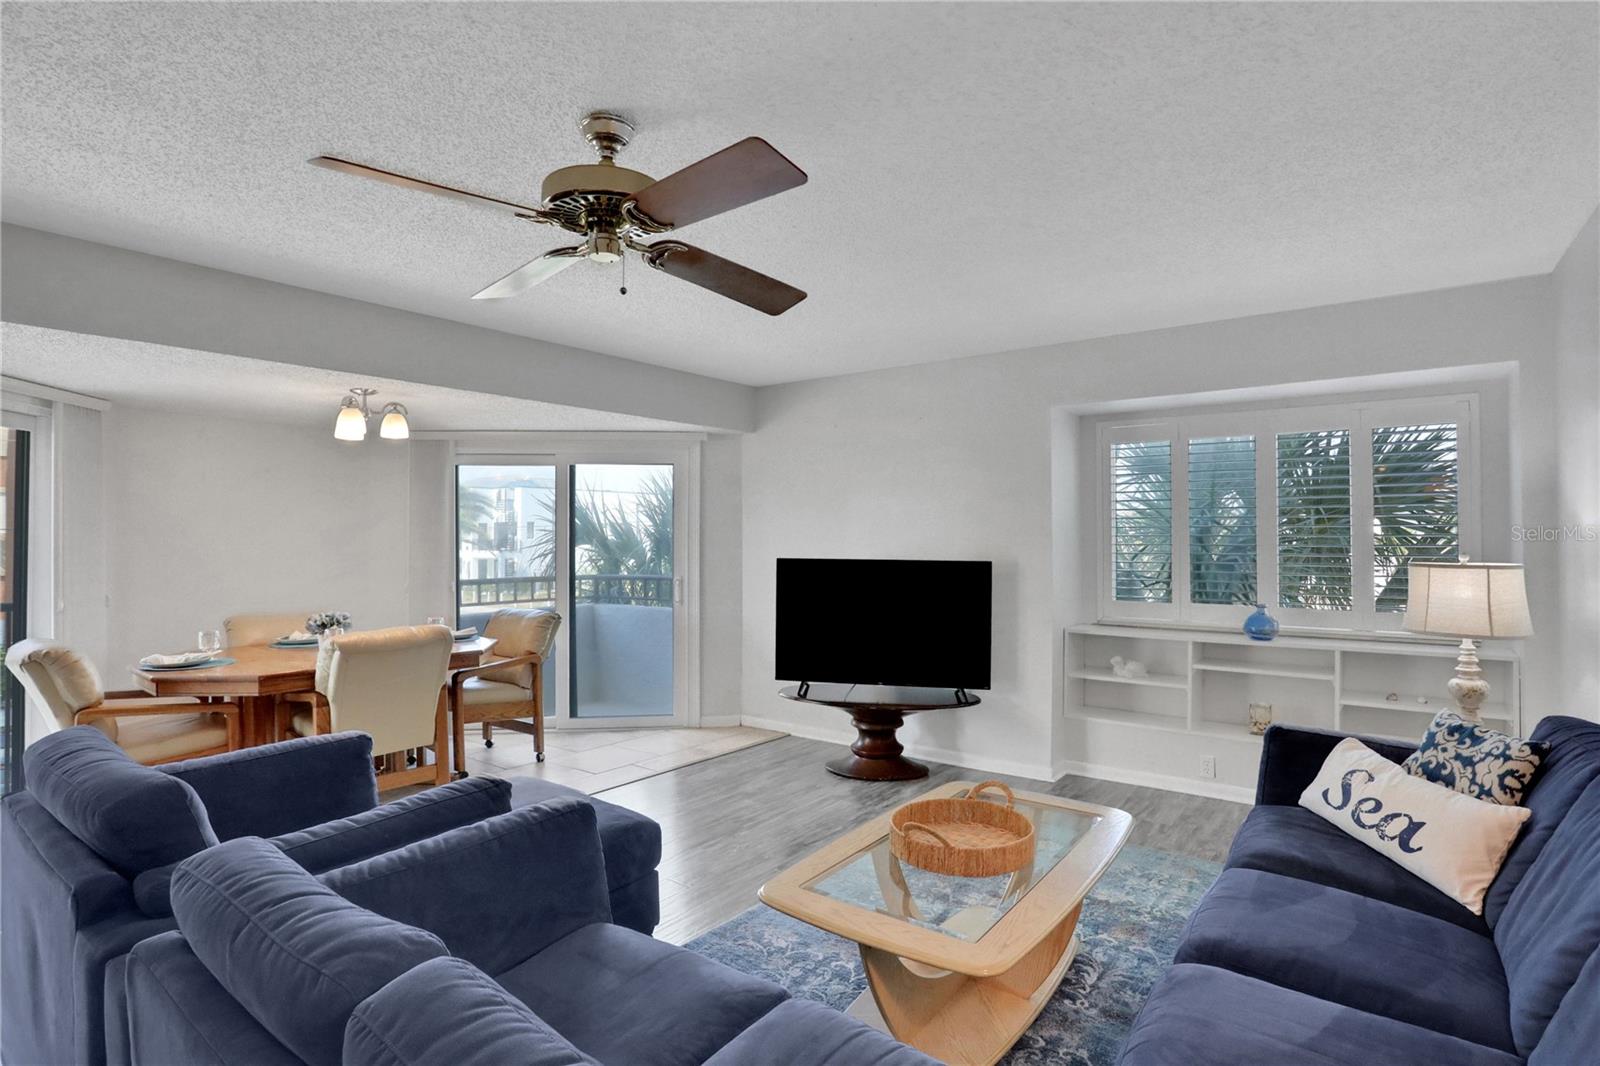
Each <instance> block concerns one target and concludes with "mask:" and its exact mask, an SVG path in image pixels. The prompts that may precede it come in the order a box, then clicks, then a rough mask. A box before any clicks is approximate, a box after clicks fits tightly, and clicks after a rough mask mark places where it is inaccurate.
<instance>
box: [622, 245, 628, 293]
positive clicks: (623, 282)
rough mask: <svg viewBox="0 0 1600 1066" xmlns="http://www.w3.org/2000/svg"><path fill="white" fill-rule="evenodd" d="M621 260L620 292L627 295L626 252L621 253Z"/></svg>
mask: <svg viewBox="0 0 1600 1066" xmlns="http://www.w3.org/2000/svg"><path fill="white" fill-rule="evenodd" d="M621 262H622V291H621V294H622V295H623V296H626V295H628V256H627V253H623V256H622V259H621Z"/></svg>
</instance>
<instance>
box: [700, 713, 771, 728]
mask: <svg viewBox="0 0 1600 1066" xmlns="http://www.w3.org/2000/svg"><path fill="white" fill-rule="evenodd" d="M743 724H744V723H743V720H742V719H741V718H740V717H739V716H738V715H736V714H711V715H701V717H700V722H699V725H700V728H702V729H723V728H726V727H727V726H735V725H743ZM784 732H788V730H784Z"/></svg>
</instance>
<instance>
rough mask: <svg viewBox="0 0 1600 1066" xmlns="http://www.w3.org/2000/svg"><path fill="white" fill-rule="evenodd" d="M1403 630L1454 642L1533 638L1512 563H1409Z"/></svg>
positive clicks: (1525, 597) (1517, 567)
mask: <svg viewBox="0 0 1600 1066" xmlns="http://www.w3.org/2000/svg"><path fill="white" fill-rule="evenodd" d="M1408 585H1409V588H1408V595H1407V598H1406V629H1408V630H1410V631H1411V632H1413V633H1437V634H1439V635H1441V636H1452V637H1472V638H1480V637H1526V636H1529V635H1531V634H1532V633H1533V620H1532V618H1530V617H1529V614H1528V590H1527V586H1526V584H1525V583H1524V582H1523V577H1522V567H1521V566H1520V565H1518V564H1516V563H1469V562H1460V563H1412V564H1411V568H1410V574H1409V578H1408Z"/></svg>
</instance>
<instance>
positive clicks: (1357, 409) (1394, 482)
mask: <svg viewBox="0 0 1600 1066" xmlns="http://www.w3.org/2000/svg"><path fill="white" fill-rule="evenodd" d="M1474 411H1475V407H1474V400H1473V399H1472V398H1448V399H1440V400H1421V401H1419V400H1396V401H1384V402H1373V403H1369V404H1356V405H1350V406H1343V407H1337V408H1333V407H1316V408H1313V407H1303V408H1276V409H1272V410H1263V411H1246V412H1233V413H1228V414H1213V413H1209V412H1196V413H1194V414H1177V415H1174V416H1172V417H1167V418H1160V419H1154V420H1150V421H1143V422H1137V423H1133V422H1114V421H1111V420H1107V421H1105V422H1103V423H1101V425H1100V429H1099V439H1100V442H1101V449H1100V455H1101V457H1102V462H1103V463H1104V484H1105V494H1104V496H1103V497H1102V507H1101V513H1102V515H1103V516H1104V520H1103V523H1102V525H1101V530H1102V533H1101V538H1100V543H1101V544H1102V545H1103V549H1102V555H1101V558H1102V559H1103V560H1104V563H1103V569H1102V571H1101V596H1100V616H1101V618H1102V619H1103V620H1105V621H1136V620H1161V621H1171V622H1178V623H1185V622H1188V623H1194V624H1197V625H1236V624H1238V623H1239V622H1241V621H1243V618H1244V615H1245V614H1246V613H1248V612H1247V610H1246V609H1247V608H1248V606H1249V605H1251V604H1254V603H1258V602H1261V603H1266V604H1268V606H1269V607H1270V608H1271V609H1272V611H1273V613H1274V614H1275V615H1276V616H1277V617H1278V618H1279V619H1280V620H1281V621H1282V622H1284V624H1286V625H1290V626H1304V627H1321V628H1332V629H1344V630H1355V631H1384V630H1398V629H1399V628H1400V627H1401V619H1400V612H1402V611H1403V610H1404V608H1405V602H1406V573H1407V566H1408V564H1409V563H1411V562H1413V561H1427V560H1434V559H1448V558H1454V557H1455V556H1456V555H1458V554H1459V553H1461V552H1462V551H1463V550H1464V549H1465V550H1468V551H1470V550H1472V549H1473V548H1474V547H1475V537H1476V529H1474V528H1473V524H1472V522H1471V521H1470V517H1471V516H1472V515H1474V514H1475V510H1474V508H1473V506H1471V505H1472V504H1473V503H1474V499H1475V497H1474V483H1473V481H1472V477H1473V469H1472V450H1471V448H1470V444H1471V437H1472V427H1473V420H1474V417H1475V416H1474Z"/></svg>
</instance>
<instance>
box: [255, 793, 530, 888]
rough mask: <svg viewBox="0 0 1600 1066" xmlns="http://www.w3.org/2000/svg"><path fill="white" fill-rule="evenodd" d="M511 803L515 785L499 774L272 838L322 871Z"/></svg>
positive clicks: (506, 807) (488, 815)
mask: <svg viewBox="0 0 1600 1066" xmlns="http://www.w3.org/2000/svg"><path fill="white" fill-rule="evenodd" d="M510 809H511V786H510V785H509V784H507V783H506V782H504V781H501V780H499V779H498V778H494V777H473V778H468V779H467V780H465V781H451V782H450V783H449V784H445V785H440V786H438V787H437V788H430V789H428V790H427V791H425V792H418V793H416V794H415V795H411V796H406V797H404V798H403V799H397V800H394V801H392V802H389V803H385V804H382V805H381V806H378V807H373V808H372V809H371V810H366V811H362V812H361V813H360V814H353V815H351V816H350V817H348V818H340V819H337V820H335V821H331V822H323V823H322V824H321V825H316V826H312V827H311V828H309V829H302V830H300V831H299V832H297V833H285V834H284V835H282V836H277V837H273V838H272V843H274V844H276V845H277V846H278V847H279V848H280V849H282V851H283V853H284V854H285V855H287V856H289V858H291V859H293V860H294V861H295V862H297V863H299V864H300V865H301V866H302V867H304V868H305V869H307V870H309V871H311V872H312V873H314V874H320V873H323V872H325V871H327V870H331V869H333V868H334V867H335V866H347V865H349V864H350V863H353V862H360V861H362V860H363V859H370V858H372V856H374V855H382V854H383V853H384V852H386V851H393V850H394V849H395V848H403V847H405V846H406V845H407V844H411V843H413V842H415V841H418V840H426V839H428V838H429V837H433V836H438V835H439V834H440V833H443V832H445V831H446V830H448V829H455V828H457V827H458V826H463V825H472V824H473V823H474V822H481V821H483V820H484V819H485V818H492V817H494V816H495V815H497V814H505V813H506V812H507V811H509V810H510Z"/></svg>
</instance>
